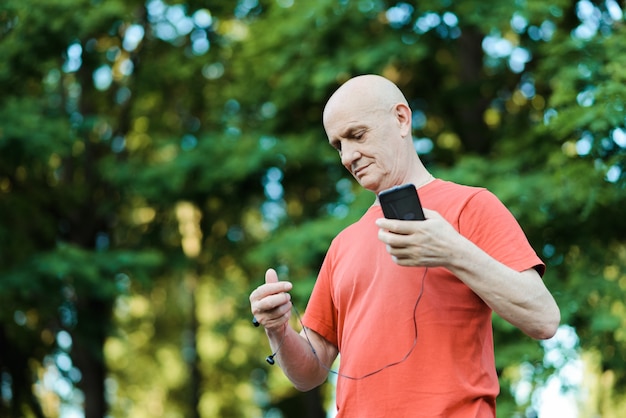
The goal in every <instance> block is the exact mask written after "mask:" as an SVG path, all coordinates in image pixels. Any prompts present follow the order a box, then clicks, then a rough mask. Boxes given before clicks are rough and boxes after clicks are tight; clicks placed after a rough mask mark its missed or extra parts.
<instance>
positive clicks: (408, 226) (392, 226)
mask: <svg viewBox="0 0 626 418" xmlns="http://www.w3.org/2000/svg"><path fill="white" fill-rule="evenodd" d="M418 222H423V221H399V220H395V219H386V218H380V219H377V220H376V225H377V226H378V227H379V228H381V229H384V230H387V231H389V232H393V233H394V234H400V235H409V234H411V233H413V231H414V229H415V225H416V223H418Z"/></svg>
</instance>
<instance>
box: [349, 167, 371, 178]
mask: <svg viewBox="0 0 626 418" xmlns="http://www.w3.org/2000/svg"><path fill="white" fill-rule="evenodd" d="M367 167H369V164H368V165H364V166H361V167H358V168H357V169H356V170H353V171H352V172H353V173H354V177H357V178H359V177H361V175H362V174H363V171H365V169H366V168H367Z"/></svg>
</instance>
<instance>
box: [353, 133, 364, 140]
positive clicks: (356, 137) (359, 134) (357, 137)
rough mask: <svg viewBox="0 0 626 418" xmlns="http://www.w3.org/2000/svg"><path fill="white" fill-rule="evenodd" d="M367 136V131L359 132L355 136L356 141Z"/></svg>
mask: <svg viewBox="0 0 626 418" xmlns="http://www.w3.org/2000/svg"><path fill="white" fill-rule="evenodd" d="M363 135H365V131H359V132H356V133H355V134H354V139H361V138H363Z"/></svg>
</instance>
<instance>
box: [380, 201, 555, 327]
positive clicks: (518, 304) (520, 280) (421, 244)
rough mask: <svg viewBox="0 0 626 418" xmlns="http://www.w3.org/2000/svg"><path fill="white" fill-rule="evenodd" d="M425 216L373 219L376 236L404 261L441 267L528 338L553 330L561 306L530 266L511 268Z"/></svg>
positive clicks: (428, 214) (427, 212) (439, 219)
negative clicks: (522, 269)
mask: <svg viewBox="0 0 626 418" xmlns="http://www.w3.org/2000/svg"><path fill="white" fill-rule="evenodd" d="M424 213H425V215H426V218H427V219H426V220H425V221H410V222H407V221H397V220H389V219H379V220H377V225H378V226H379V227H380V228H381V230H380V231H379V234H378V237H379V239H380V240H381V241H382V242H384V243H385V244H387V249H388V251H389V254H391V256H392V257H394V260H395V261H396V263H397V264H399V265H403V266H429V267H434V266H438V267H445V268H447V269H448V270H450V271H451V272H452V273H453V274H454V275H455V276H457V277H458V278H459V280H462V281H463V282H464V283H465V284H466V285H467V286H468V287H469V288H471V289H472V290H473V291H474V292H475V293H476V294H477V295H478V296H479V297H480V298H481V299H482V300H483V301H484V302H485V303H486V304H487V305H489V307H490V308H491V309H493V311H494V312H496V313H497V314H498V315H500V316H501V317H502V318H504V319H505V320H507V321H508V322H510V323H511V324H513V325H515V326H516V327H518V328H520V329H521V330H522V331H523V332H524V333H526V334H527V335H529V336H530V337H532V338H536V339H547V338H551V337H552V336H554V334H555V333H556V330H557V328H558V326H559V322H560V318H561V316H560V312H559V308H558V306H557V304H556V302H555V300H554V298H553V297H552V295H551V294H550V292H549V291H548V289H547V288H546V286H545V284H544V283H543V280H542V279H541V277H540V276H539V274H538V273H537V272H536V271H535V270H534V269H529V270H526V271H523V272H518V271H515V270H513V269H511V268H509V267H507V266H506V265H504V264H502V263H500V262H499V261H497V260H495V259H494V258H493V257H491V256H490V255H489V254H487V253H486V252H484V251H483V250H482V249H480V248H479V247H478V246H476V245H475V244H474V243H473V242H471V241H470V240H468V239H467V238H465V237H463V236H462V235H461V234H459V233H458V232H457V231H456V230H455V229H454V228H453V227H452V225H450V224H449V223H448V222H447V221H446V220H445V219H444V218H443V217H442V216H441V215H439V213H437V212H435V211H432V210H427V209H424Z"/></svg>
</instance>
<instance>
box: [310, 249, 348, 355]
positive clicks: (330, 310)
mask: <svg viewBox="0 0 626 418" xmlns="http://www.w3.org/2000/svg"><path fill="white" fill-rule="evenodd" d="M331 252H332V245H331V249H329V251H328V253H327V254H326V257H325V258H324V262H323V263H322V267H321V268H320V272H319V274H318V276H317V280H316V282H315V286H314V287H313V292H312V293H311V297H310V299H309V303H308V305H307V308H306V310H305V312H304V316H303V318H302V324H303V325H304V326H305V327H307V328H309V329H311V330H313V331H315V332H317V333H318V334H319V335H321V336H322V337H324V338H325V339H326V340H327V341H328V342H330V343H331V344H333V345H334V346H335V347H338V346H339V344H338V340H337V332H338V331H337V309H336V308H335V305H334V303H333V295H332V286H331V278H332V273H331V270H332V266H331V265H332V262H331V259H332V255H331Z"/></svg>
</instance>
